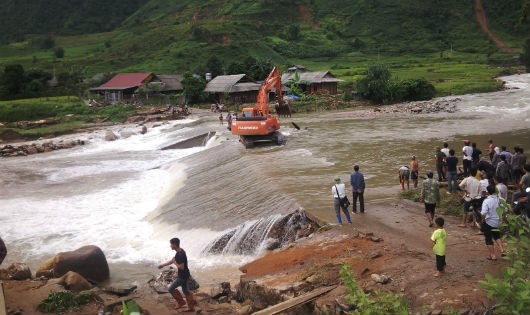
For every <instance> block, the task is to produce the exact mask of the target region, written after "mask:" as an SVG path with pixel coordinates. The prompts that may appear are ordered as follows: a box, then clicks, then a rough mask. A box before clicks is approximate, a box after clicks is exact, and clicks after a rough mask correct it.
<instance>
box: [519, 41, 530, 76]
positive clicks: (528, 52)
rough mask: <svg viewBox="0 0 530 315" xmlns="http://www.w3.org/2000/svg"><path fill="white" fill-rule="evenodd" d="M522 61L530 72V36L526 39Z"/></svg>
mask: <svg viewBox="0 0 530 315" xmlns="http://www.w3.org/2000/svg"><path fill="white" fill-rule="evenodd" d="M521 62H522V63H523V65H524V66H525V68H526V72H530V38H529V39H527V40H526V42H525V45H524V47H523V54H522V55H521Z"/></svg>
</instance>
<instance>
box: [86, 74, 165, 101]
mask: <svg viewBox="0 0 530 315" xmlns="http://www.w3.org/2000/svg"><path fill="white" fill-rule="evenodd" d="M154 77H155V76H154V75H153V74H152V73H151V72H144V73H120V74H117V75H115V76H114V77H112V79H110V80H109V81H107V82H106V83H104V84H102V85H100V86H98V87H97V88H92V89H90V91H91V92H94V93H98V94H103V95H104V97H105V102H107V103H111V104H114V103H118V102H129V101H131V99H132V98H133V95H134V93H135V92H136V90H137V89H138V88H139V87H141V86H143V85H145V84H148V83H149V82H151V81H152V80H153V79H154Z"/></svg>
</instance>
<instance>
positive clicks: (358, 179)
mask: <svg viewBox="0 0 530 315" xmlns="http://www.w3.org/2000/svg"><path fill="white" fill-rule="evenodd" d="M350 184H351V190H352V194H353V206H352V207H353V209H352V210H353V213H357V199H359V207H360V211H361V213H364V189H365V187H366V185H365V183H364V175H363V174H362V173H361V172H359V165H357V164H355V165H354V166H353V173H352V174H351V176H350Z"/></svg>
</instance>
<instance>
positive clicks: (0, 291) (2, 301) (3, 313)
mask: <svg viewBox="0 0 530 315" xmlns="http://www.w3.org/2000/svg"><path fill="white" fill-rule="evenodd" d="M0 315H7V309H6V297H5V295H4V283H3V282H2V281H0Z"/></svg>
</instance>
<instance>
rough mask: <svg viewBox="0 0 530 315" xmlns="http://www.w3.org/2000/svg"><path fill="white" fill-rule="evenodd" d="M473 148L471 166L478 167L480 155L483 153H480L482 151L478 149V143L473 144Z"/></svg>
mask: <svg viewBox="0 0 530 315" xmlns="http://www.w3.org/2000/svg"><path fill="white" fill-rule="evenodd" d="M471 148H472V149H473V152H471V165H472V166H477V164H478V161H480V155H481V154H482V151H480V149H479V148H477V143H476V142H473V143H472V144H471Z"/></svg>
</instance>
